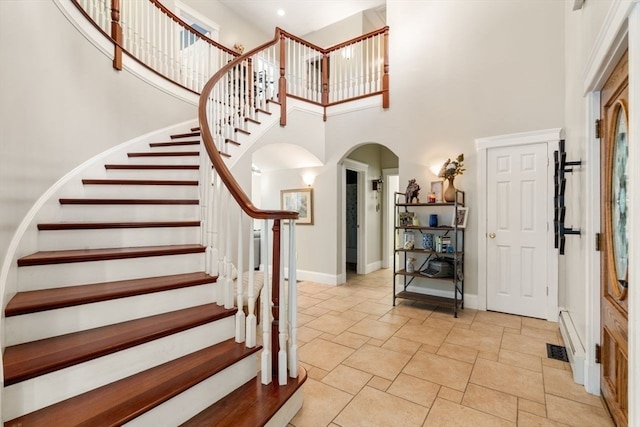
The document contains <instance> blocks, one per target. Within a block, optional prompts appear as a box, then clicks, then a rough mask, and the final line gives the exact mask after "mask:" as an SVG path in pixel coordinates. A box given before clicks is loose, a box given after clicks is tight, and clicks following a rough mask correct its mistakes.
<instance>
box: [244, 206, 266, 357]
mask: <svg viewBox="0 0 640 427" xmlns="http://www.w3.org/2000/svg"><path fill="white" fill-rule="evenodd" d="M249 222H250V225H251V226H250V227H249V284H248V285H247V310H248V312H249V313H248V316H247V333H246V335H245V337H246V346H247V347H249V348H253V347H255V346H256V329H257V325H256V323H257V320H258V319H257V318H256V295H255V268H254V266H255V265H256V253H255V250H254V243H253V239H254V237H253V219H252V218H249ZM262 286H263V287H264V282H263V284H262Z"/></svg>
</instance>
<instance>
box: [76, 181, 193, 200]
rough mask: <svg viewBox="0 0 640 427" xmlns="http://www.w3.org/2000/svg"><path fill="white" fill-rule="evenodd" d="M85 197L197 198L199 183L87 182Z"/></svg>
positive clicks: (84, 188)
mask: <svg viewBox="0 0 640 427" xmlns="http://www.w3.org/2000/svg"><path fill="white" fill-rule="evenodd" d="M83 190H84V191H83V193H84V197H88V198H116V197H118V198H127V199H139V198H145V199H165V198H166V199H197V198H198V186H197V185H129V184H127V185H111V184H85V185H84V187H83Z"/></svg>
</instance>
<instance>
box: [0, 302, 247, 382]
mask: <svg viewBox="0 0 640 427" xmlns="http://www.w3.org/2000/svg"><path fill="white" fill-rule="evenodd" d="M236 311H237V309H235V308H233V309H225V308H224V307H220V306H218V305H217V304H216V303H211V304H205V305H200V306H197V307H190V308H185V309H182V310H176V311H172V312H169V313H162V314H157V315H155V316H149V317H144V318H142V319H136V320H129V321H127V322H122V323H116V324H114V325H108V326H102V327H99V328H95V329H89V330H85V331H80V332H74V333H71V334H66V335H60V336H57V337H52V338H45V339H42V340H38V341H32V342H28V343H24V344H18V345H14V346H9V347H7V348H6V349H5V351H4V385H5V387H6V386H8V385H11V384H16V383H18V382H20V381H25V380H28V379H30V378H34V377H37V376H40V375H44V374H47V373H50V372H54V371H57V370H59V369H64V368H67V367H69V366H73V365H76V364H78V363H82V362H86V361H89V360H92V359H96V358H98V357H101V356H105V355H107V354H111V353H115V352H117V351H120V350H124V349H127V348H131V347H134V346H136V345H139V344H142V343H146V342H149V341H153V340H156V339H159V338H162V337H166V336H169V335H171V334H175V333H178V332H181V331H185V330H187V329H190V328H194V327H196V326H200V325H204V324H206V323H210V322H213V321H216V320H218V319H222V318H225V317H228V316H232V315H234V314H235V313H236Z"/></svg>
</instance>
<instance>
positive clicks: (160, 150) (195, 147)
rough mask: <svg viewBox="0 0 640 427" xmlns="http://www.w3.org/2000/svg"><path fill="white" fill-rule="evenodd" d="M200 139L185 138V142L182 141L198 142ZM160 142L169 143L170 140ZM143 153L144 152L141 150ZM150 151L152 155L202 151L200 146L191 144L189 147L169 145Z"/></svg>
mask: <svg viewBox="0 0 640 427" xmlns="http://www.w3.org/2000/svg"><path fill="white" fill-rule="evenodd" d="M197 139H198V138H196V137H194V138H185V139H184V140H181V141H196V140H197ZM159 142H169V140H168V139H167V141H159ZM140 151H142V150H140ZM149 151H150V152H151V153H164V152H167V151H200V144H198V145H195V144H189V145H167V146H160V147H151V146H150V147H149Z"/></svg>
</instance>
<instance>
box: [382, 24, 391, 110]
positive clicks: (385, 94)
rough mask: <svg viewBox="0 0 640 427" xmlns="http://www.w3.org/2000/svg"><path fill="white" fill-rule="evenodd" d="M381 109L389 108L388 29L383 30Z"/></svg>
mask: <svg viewBox="0 0 640 427" xmlns="http://www.w3.org/2000/svg"><path fill="white" fill-rule="evenodd" d="M382 108H389V27H387V28H385V29H384V74H383V75H382Z"/></svg>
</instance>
